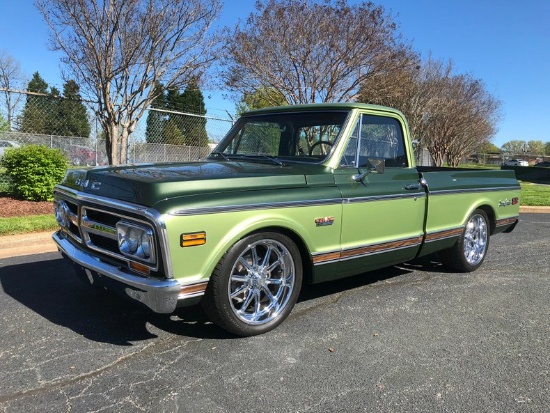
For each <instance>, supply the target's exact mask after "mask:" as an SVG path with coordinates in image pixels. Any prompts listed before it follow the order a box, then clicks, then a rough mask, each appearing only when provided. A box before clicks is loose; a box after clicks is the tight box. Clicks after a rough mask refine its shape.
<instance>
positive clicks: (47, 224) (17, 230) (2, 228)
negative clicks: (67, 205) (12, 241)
mask: <svg viewBox="0 0 550 413" xmlns="http://www.w3.org/2000/svg"><path fill="white" fill-rule="evenodd" d="M57 227H58V225H57V222H56V220H55V216H54V215H53V214H48V215H29V216H26V217H14V218H0V236H1V235H14V234H23V233H28V232H40V231H54V230H55V229H57Z"/></svg>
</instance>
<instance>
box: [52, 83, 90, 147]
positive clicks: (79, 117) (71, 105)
mask: <svg viewBox="0 0 550 413" xmlns="http://www.w3.org/2000/svg"><path fill="white" fill-rule="evenodd" d="M58 119H59V123H58V127H57V131H56V132H57V134H58V135H62V136H78V137H82V138H88V137H90V131H91V127H90V122H89V120H88V112H87V110H86V106H84V104H83V103H82V100H81V96H80V87H79V86H78V85H77V83H76V82H75V81H74V80H69V81H67V82H65V84H64V85H63V99H62V100H60V101H59V105H58Z"/></svg>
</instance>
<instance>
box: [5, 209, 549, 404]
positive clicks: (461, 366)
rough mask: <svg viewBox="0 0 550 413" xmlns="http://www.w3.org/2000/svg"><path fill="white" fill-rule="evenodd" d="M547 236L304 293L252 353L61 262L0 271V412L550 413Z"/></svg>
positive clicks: (537, 227) (502, 239) (194, 318)
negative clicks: (448, 264) (102, 286)
mask: <svg viewBox="0 0 550 413" xmlns="http://www.w3.org/2000/svg"><path fill="white" fill-rule="evenodd" d="M549 234H550V215H548V214H543V215H541V214H522V216H521V221H520V224H519V225H518V227H517V228H516V230H515V231H514V232H513V233H512V234H502V235H497V236H495V237H493V238H491V245H490V247H489V248H490V252H489V255H488V258H487V260H486V261H485V263H484V265H483V266H482V267H481V268H480V269H479V270H478V271H476V272H474V273H469V274H454V273H448V272H444V270H443V269H442V267H441V266H439V265H438V263H437V262H436V261H435V260H433V257H429V258H427V259H423V260H419V261H415V262H412V263H408V264H404V265H400V266H397V267H391V268H389V269H385V270H382V271H376V272H373V273H366V274H362V275H360V276H357V277H353V278H351V279H346V280H342V281H338V282H331V283H327V284H323V285H317V286H308V287H306V288H305V291H304V292H303V294H302V297H301V299H300V301H299V303H298V304H297V306H296V308H295V309H294V311H293V312H292V314H291V315H290V317H289V318H288V319H287V320H286V321H285V322H284V323H283V324H282V325H281V326H280V327H278V328H277V329H276V330H274V331H272V332H270V333H267V334H265V335H262V336H257V337H252V338H246V339H240V338H234V337H232V336H230V335H228V334H227V333H225V332H223V331H222V330H220V329H218V328H217V327H216V326H214V325H212V324H211V323H209V322H208V320H207V319H206V318H205V317H204V315H203V314H202V312H201V311H200V309H198V308H192V309H188V310H185V311H179V312H178V314H177V315H172V316H162V315H155V314H152V313H150V312H148V311H147V310H145V309H142V308H140V307H137V306H135V305H133V304H130V303H128V302H125V301H121V300H120V299H119V298H118V297H114V296H111V295H109V294H106V293H104V292H101V291H96V290H93V289H90V288H89V287H88V286H86V285H84V284H83V283H81V282H80V281H79V280H77V279H76V278H75V277H74V275H73V274H72V270H71V269H70V267H69V266H68V265H67V264H66V263H65V262H64V261H63V260H62V259H61V257H60V255H59V254H58V253H49V254H39V255H33V256H26V257H18V258H8V259H0V326H1V330H0V331H1V336H0V411H2V412H22V411H25V412H69V411H74V412H87V411H89V412H98V411H104V412H136V411H155V412H159V411H166V412H208V413H211V412H247V411H251V412H252V411H254V412H333V411H334V412H335V411H338V412H360V411H364V412H373V411H376V412H405V411H406V412H426V411H445V412H471V411H478V412H481V411H483V412H547V411H548V407H549V406H550V347H549V341H550V321H549V320H550V303H549V297H550V263H549V258H548V257H549V256H550V254H549V240H550V238H549Z"/></svg>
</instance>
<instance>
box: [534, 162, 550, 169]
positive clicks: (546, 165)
mask: <svg viewBox="0 0 550 413" xmlns="http://www.w3.org/2000/svg"><path fill="white" fill-rule="evenodd" d="M535 166H539V167H541V168H550V161H543V162H539V163H538V164H536V165H535Z"/></svg>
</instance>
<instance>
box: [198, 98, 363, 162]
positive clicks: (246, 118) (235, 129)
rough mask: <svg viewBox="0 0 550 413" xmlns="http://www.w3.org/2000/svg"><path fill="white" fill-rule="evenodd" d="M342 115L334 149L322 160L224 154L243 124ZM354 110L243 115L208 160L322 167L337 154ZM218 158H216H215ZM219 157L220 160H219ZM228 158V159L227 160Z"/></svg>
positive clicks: (337, 109)
mask: <svg viewBox="0 0 550 413" xmlns="http://www.w3.org/2000/svg"><path fill="white" fill-rule="evenodd" d="M327 112H328V113H341V114H346V116H345V118H344V119H343V121H342V123H341V125H340V129H339V131H338V134H337V136H336V138H335V139H334V141H333V142H332V147H331V148H330V150H329V151H328V152H327V154H326V156H324V157H323V158H321V159H318V158H316V157H313V156H310V157H309V156H308V157H298V156H296V155H269V154H232V153H227V152H224V151H225V150H226V149H227V148H228V147H229V144H230V143H231V142H232V141H233V140H234V139H235V138H236V136H237V134H238V133H239V131H241V130H242V126H243V124H246V123H251V122H253V120H254V119H257V120H258V121H261V119H262V118H267V117H273V116H277V117H279V116H284V115H293V116H295V115H298V116H299V115H310V114H314V113H327ZM352 114H353V110H352V108H349V107H345V108H334V107H328V108H326V109H325V108H315V109H311V110H300V111H299V112H297V111H296V110H293V109H292V107H289V108H288V110H284V111H279V110H277V111H272V112H261V113H254V112H248V113H245V114H243V115H242V116H241V117H240V118H239V119H238V120H237V122H235V124H234V125H233V127H232V128H231V129H230V130H229V131H228V132H227V134H226V135H225V136H224V137H223V138H222V140H221V141H220V142H219V143H218V144H217V145H216V147H215V148H214V150H213V151H212V152H211V154H210V155H208V157H207V159H209V160H218V161H220V160H223V161H228V160H229V161H234V160H237V159H234V158H235V157H238V158H239V159H238V160H244V161H246V160H249V161H251V162H254V161H258V160H261V159H262V158H263V159H265V160H269V161H270V162H272V163H275V162H277V163H278V164H281V166H283V165H284V164H285V163H297V164H305V165H322V164H325V163H327V162H328V161H329V160H330V159H331V158H332V156H333V154H334V152H335V148H336V147H337V146H338V145H339V143H340V141H341V139H342V133H343V131H344V130H346V128H347V124H348V122H349V121H350V118H351V117H352ZM212 155H214V156H216V157H214V156H212ZM218 157H219V158H218ZM220 158H221V159H220ZM226 158H227V159H226Z"/></svg>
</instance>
